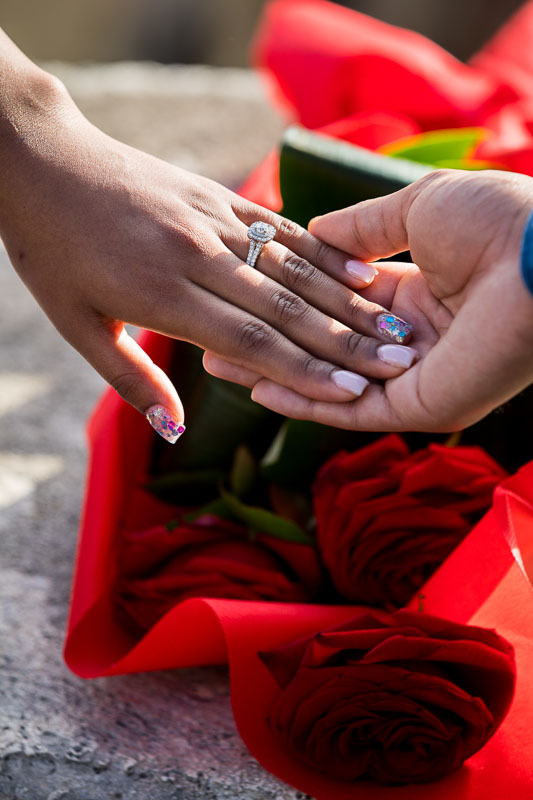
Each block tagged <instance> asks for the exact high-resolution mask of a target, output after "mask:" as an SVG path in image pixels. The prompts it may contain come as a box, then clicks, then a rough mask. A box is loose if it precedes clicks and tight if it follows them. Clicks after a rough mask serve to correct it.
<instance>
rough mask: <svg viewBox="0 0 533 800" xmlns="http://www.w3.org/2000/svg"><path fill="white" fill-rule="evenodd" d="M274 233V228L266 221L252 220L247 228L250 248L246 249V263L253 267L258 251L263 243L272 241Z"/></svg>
mask: <svg viewBox="0 0 533 800" xmlns="http://www.w3.org/2000/svg"><path fill="white" fill-rule="evenodd" d="M275 235H276V229H275V227H274V226H273V225H269V224H268V222H252V224H251V225H250V227H249V228H248V238H249V240H250V249H249V251H248V258H247V259H246V263H247V264H248V265H249V266H250V267H255V262H256V261H257V259H258V258H259V253H260V252H261V250H262V249H263V245H265V244H266V243H267V242H270V241H272V239H273V238H274V236H275Z"/></svg>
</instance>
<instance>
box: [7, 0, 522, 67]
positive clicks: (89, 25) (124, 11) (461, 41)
mask: <svg viewBox="0 0 533 800" xmlns="http://www.w3.org/2000/svg"><path fill="white" fill-rule="evenodd" d="M265 2H266V0H46V2H43V0H0V24H1V25H2V26H3V27H4V28H5V29H6V30H7V32H8V33H9V35H10V36H11V37H12V38H13V39H14V40H15V41H16V42H17V44H18V45H19V46H20V47H21V48H22V49H23V50H24V51H25V52H26V53H27V54H28V55H30V56H31V57H32V58H34V59H37V60H43V59H44V60H48V59H59V60H65V61H80V60H81V61H86V60H90V61H118V60H123V59H126V60H153V61H160V62H163V63H172V62H175V63H182V64H194V63H203V64H213V65H218V66H237V67H241V66H245V65H246V64H247V63H248V58H247V51H248V45H249V41H250V37H251V35H252V32H253V29H254V27H255V25H256V22H257V19H258V17H259V15H260V13H261V9H262V7H263V6H264V5H265ZM520 3H521V0H351V1H347V2H343V3H342V5H345V6H349V7H351V8H354V9H356V10H358V11H362V12H364V13H366V14H371V15H372V16H375V17H378V18H380V19H383V20H386V21H388V22H391V23H394V24H396V25H402V26H404V27H407V28H411V29H413V30H416V31H420V32H421V33H424V34H426V35H427V36H429V37H431V38H432V39H434V40H435V41H436V42H438V43H439V44H441V45H442V46H444V47H445V48H447V49H448V50H450V51H451V52H452V53H454V54H455V55H456V56H457V57H459V58H461V59H466V58H468V56H470V55H471V54H472V53H473V52H474V51H475V50H476V49H477V48H478V47H479V46H480V45H481V44H482V43H483V42H484V41H485V40H486V39H487V38H488V37H489V36H490V35H491V33H492V32H493V31H494V30H496V28H497V27H498V26H499V25H500V24H501V23H502V21H503V20H504V19H505V18H506V17H507V16H509V15H510V14H511V13H512V12H513V11H514V10H515V9H516V8H517V7H518V6H519V5H520Z"/></svg>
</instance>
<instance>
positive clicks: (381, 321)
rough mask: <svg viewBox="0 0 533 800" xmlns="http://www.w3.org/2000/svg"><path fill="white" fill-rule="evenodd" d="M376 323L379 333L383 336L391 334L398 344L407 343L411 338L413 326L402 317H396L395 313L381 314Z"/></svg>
mask: <svg viewBox="0 0 533 800" xmlns="http://www.w3.org/2000/svg"><path fill="white" fill-rule="evenodd" d="M376 323H377V326H378V331H379V333H381V334H382V335H383V336H389V337H390V338H391V339H394V341H395V342H398V344H406V343H407V342H408V340H409V339H410V338H411V334H412V332H413V326H412V325H409V323H408V322H405V320H403V319H400V317H395V316H394V314H388V313H385V314H380V315H379V316H378V318H377V320H376Z"/></svg>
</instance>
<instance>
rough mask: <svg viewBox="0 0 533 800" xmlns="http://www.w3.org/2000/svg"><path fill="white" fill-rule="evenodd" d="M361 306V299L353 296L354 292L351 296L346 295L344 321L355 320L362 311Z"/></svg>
mask: <svg viewBox="0 0 533 800" xmlns="http://www.w3.org/2000/svg"><path fill="white" fill-rule="evenodd" d="M362 304H363V299H362V298H361V297H359V295H358V294H355V292H352V294H351V295H348V296H347V298H346V304H345V307H344V315H345V317H346V319H353V320H357V319H358V318H359V317H360V315H361V314H362V311H363V310H362Z"/></svg>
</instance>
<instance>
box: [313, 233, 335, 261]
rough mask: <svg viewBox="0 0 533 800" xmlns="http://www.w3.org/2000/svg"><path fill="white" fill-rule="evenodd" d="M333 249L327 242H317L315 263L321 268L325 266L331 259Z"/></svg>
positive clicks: (318, 240) (317, 240)
mask: <svg viewBox="0 0 533 800" xmlns="http://www.w3.org/2000/svg"><path fill="white" fill-rule="evenodd" d="M331 254H332V248H331V247H330V246H329V244H326V242H322V241H320V239H316V240H315V253H314V261H315V264H317V265H318V266H319V267H321V266H322V265H323V264H326V263H327V261H328V259H331Z"/></svg>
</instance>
